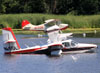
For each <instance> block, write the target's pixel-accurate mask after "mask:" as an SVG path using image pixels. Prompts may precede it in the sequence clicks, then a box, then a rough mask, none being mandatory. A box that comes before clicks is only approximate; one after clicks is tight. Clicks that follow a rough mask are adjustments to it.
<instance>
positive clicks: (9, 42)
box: [2, 27, 62, 55]
mask: <svg viewBox="0 0 100 73" xmlns="http://www.w3.org/2000/svg"><path fill="white" fill-rule="evenodd" d="M2 34H3V41H4V50H5V54H27V53H36V54H43V53H44V54H47V55H53V54H54V53H53V52H54V51H56V53H57V54H58V55H59V54H60V53H61V52H62V51H61V50H60V49H62V43H61V42H53V43H49V44H46V45H43V46H37V45H36V46H33V47H28V48H23V49H22V48H21V47H20V45H19V43H18V41H17V39H16V37H15V35H14V33H13V31H12V29H11V28H10V27H7V28H3V29H2Z"/></svg>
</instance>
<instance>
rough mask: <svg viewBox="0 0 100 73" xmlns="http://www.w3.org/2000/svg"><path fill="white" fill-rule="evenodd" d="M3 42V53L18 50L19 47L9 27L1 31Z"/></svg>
mask: <svg viewBox="0 0 100 73" xmlns="http://www.w3.org/2000/svg"><path fill="white" fill-rule="evenodd" d="M2 35H3V41H4V49H5V51H11V50H18V49H20V46H19V44H18V41H17V40H16V37H15V35H14V33H13V31H12V29H11V28H10V27H7V28H3V29H2Z"/></svg>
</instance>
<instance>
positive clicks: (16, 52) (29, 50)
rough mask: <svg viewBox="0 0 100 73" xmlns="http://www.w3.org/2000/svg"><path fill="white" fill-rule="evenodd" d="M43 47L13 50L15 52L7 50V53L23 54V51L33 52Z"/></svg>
mask: <svg viewBox="0 0 100 73" xmlns="http://www.w3.org/2000/svg"><path fill="white" fill-rule="evenodd" d="M40 49H41V48H35V49H25V50H19V51H13V52H5V54H23V53H32V52H35V51H38V50H40Z"/></svg>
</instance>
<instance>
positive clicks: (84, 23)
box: [0, 14, 100, 29]
mask: <svg viewBox="0 0 100 73" xmlns="http://www.w3.org/2000/svg"><path fill="white" fill-rule="evenodd" d="M53 18H55V19H60V20H61V21H62V23H65V24H69V28H100V15H85V16H75V15H52V14H4V15H0V28H3V27H12V28H14V29H15V28H17V29H20V28H21V23H22V21H23V20H28V21H29V22H31V23H32V24H33V25H40V24H42V23H44V21H45V20H47V19H53Z"/></svg>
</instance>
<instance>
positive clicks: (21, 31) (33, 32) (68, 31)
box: [0, 28, 100, 35]
mask: <svg viewBox="0 0 100 73" xmlns="http://www.w3.org/2000/svg"><path fill="white" fill-rule="evenodd" d="M95 30H96V31H97V32H100V28H85V29H70V28H68V29H66V30H63V31H62V32H63V33H93V32H94V31H95ZM13 31H14V34H27V35H30V34H31V35H38V34H43V35H44V34H45V33H44V32H42V31H24V30H22V29H13ZM1 33H2V31H1V29H0V34H1Z"/></svg>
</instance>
